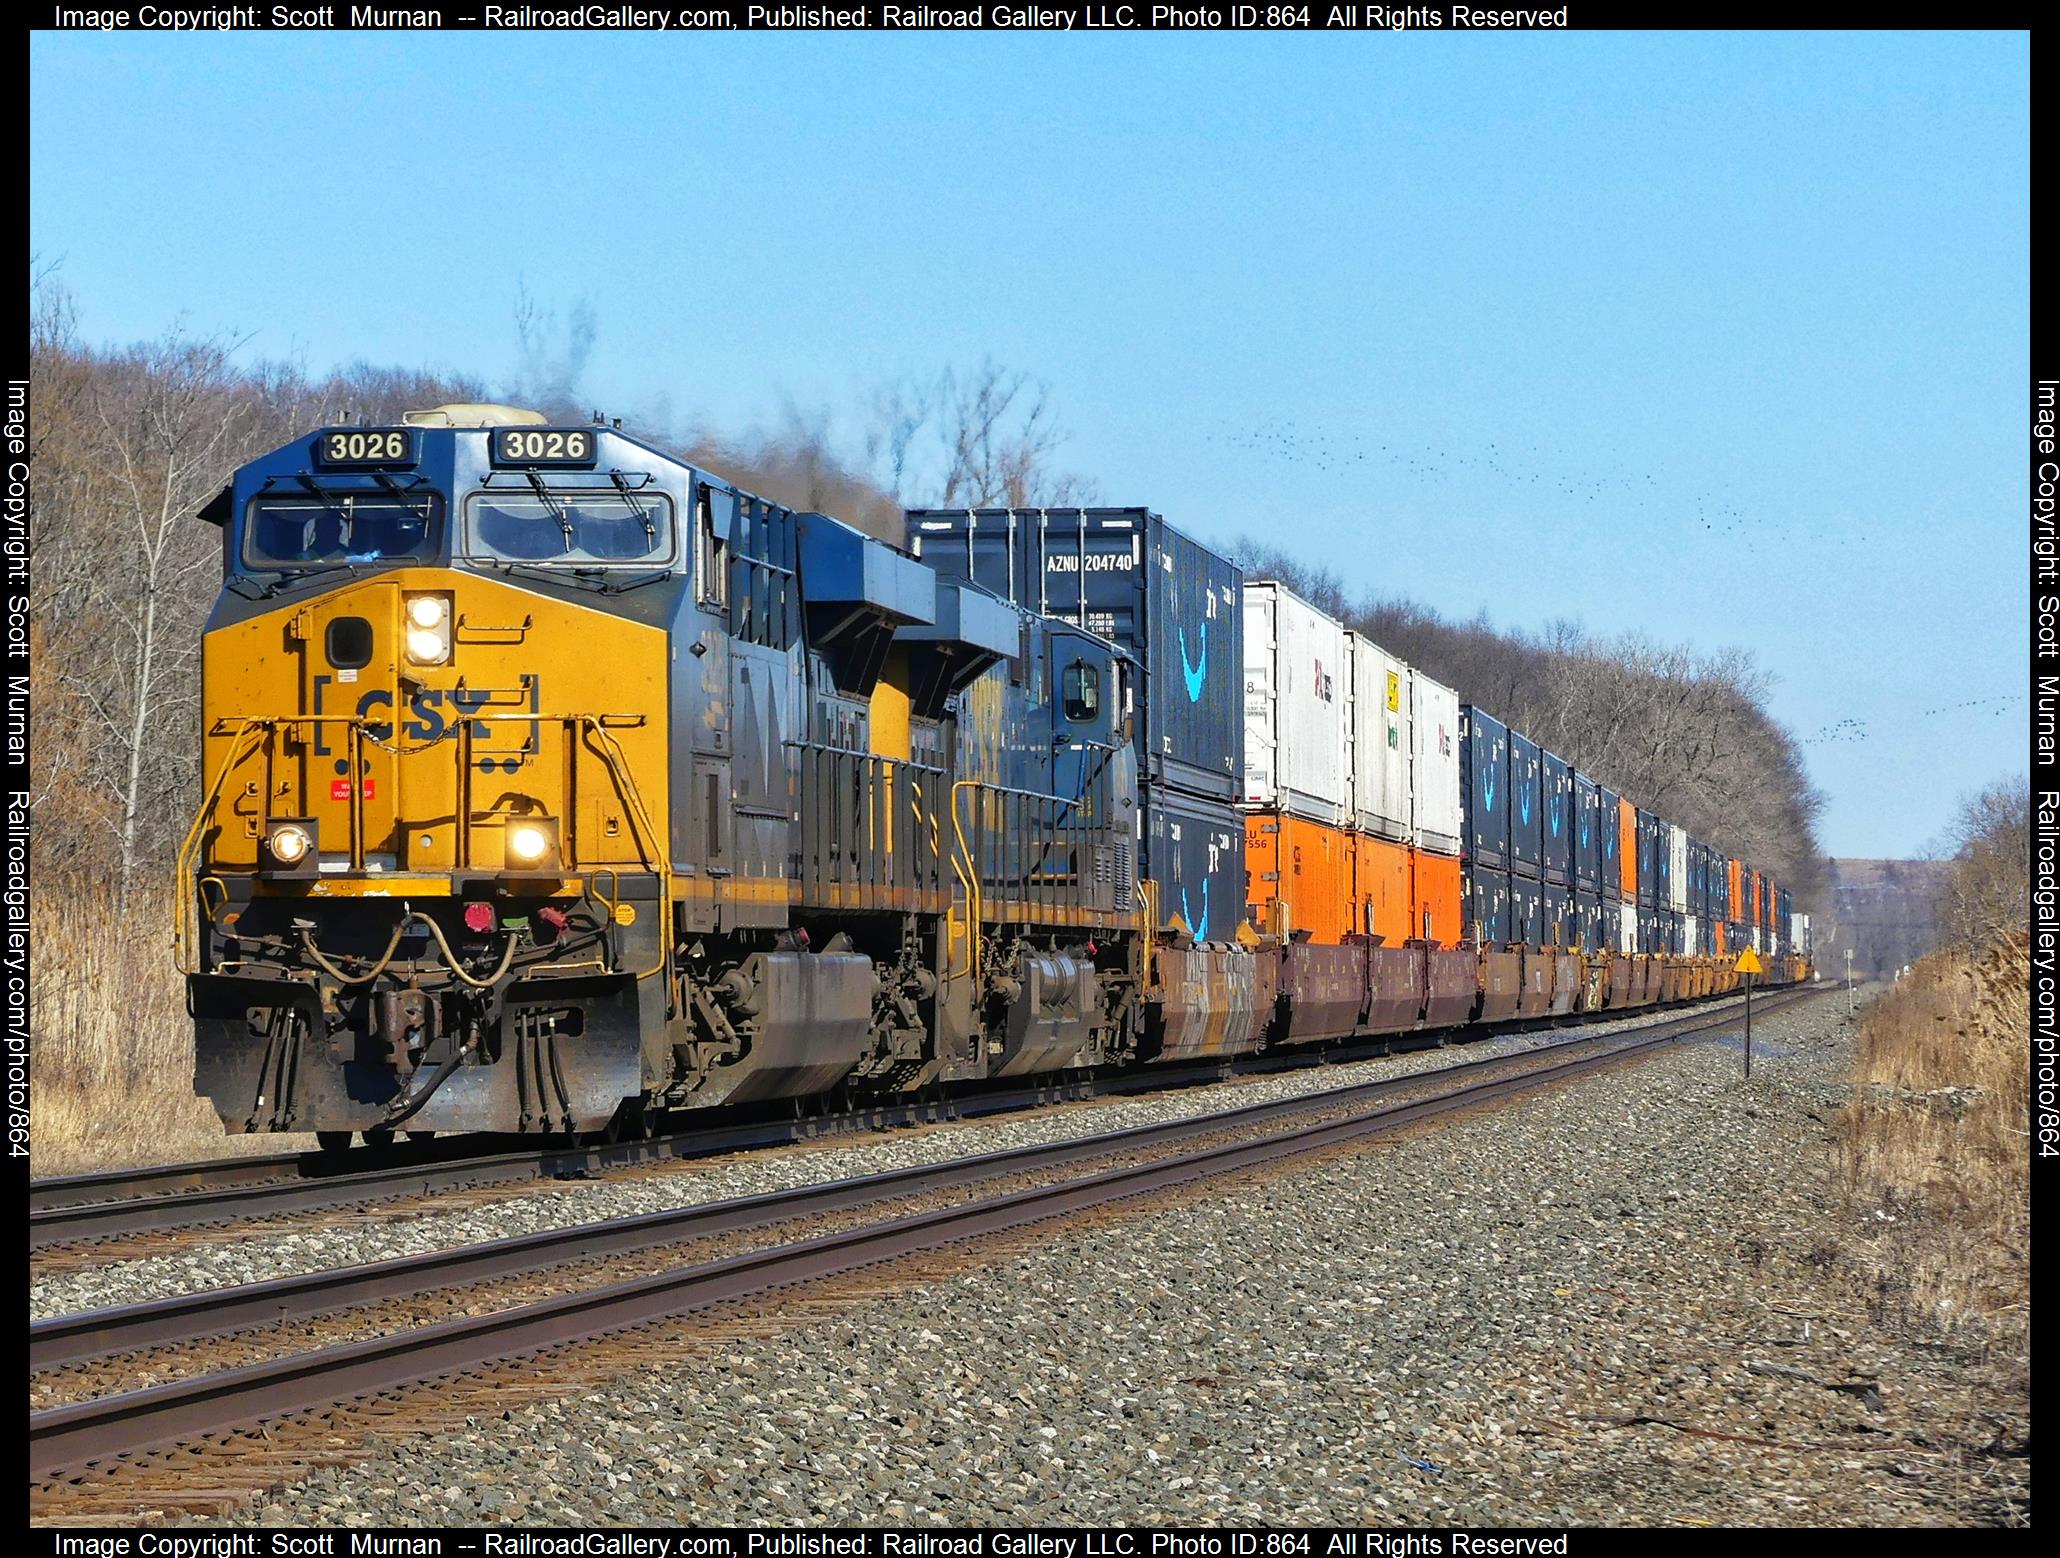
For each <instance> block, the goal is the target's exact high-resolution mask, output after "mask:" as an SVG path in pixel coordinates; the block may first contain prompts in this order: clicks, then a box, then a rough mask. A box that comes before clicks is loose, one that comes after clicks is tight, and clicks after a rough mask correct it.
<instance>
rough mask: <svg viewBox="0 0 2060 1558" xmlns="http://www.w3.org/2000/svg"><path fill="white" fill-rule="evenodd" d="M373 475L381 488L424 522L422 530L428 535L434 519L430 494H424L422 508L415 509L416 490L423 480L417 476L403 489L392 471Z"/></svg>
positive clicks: (378, 472)
mask: <svg viewBox="0 0 2060 1558" xmlns="http://www.w3.org/2000/svg"><path fill="white" fill-rule="evenodd" d="M372 475H373V477H374V478H375V479H377V481H378V483H379V485H380V486H382V487H384V488H385V489H386V490H387V491H388V492H390V493H392V494H393V497H394V501H395V502H397V503H399V504H400V505H401V506H402V507H403V508H405V509H406V510H407V511H408V512H409V513H410V514H413V515H414V516H415V517H416V518H417V519H419V520H421V521H422V528H423V530H424V532H425V533H426V532H427V531H428V529H429V521H430V519H431V518H432V517H433V516H432V515H431V512H430V506H429V494H428V493H426V492H425V493H423V494H422V506H421V507H420V508H417V507H415V499H414V497H413V493H414V490H415V489H416V488H417V487H419V486H421V485H422V483H423V478H422V477H421V476H420V475H417V476H416V477H415V478H414V480H412V481H410V482H409V483H408V485H407V486H405V487H403V486H402V485H401V484H400V483H399V482H397V481H395V480H394V479H393V474H392V472H390V471H374V472H373V473H372Z"/></svg>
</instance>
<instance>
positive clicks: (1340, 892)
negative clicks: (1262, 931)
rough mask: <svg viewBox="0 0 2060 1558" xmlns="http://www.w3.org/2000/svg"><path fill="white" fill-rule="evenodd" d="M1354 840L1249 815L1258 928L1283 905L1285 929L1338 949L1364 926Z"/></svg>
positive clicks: (1280, 818)
mask: <svg viewBox="0 0 2060 1558" xmlns="http://www.w3.org/2000/svg"><path fill="white" fill-rule="evenodd" d="M1362 842H1365V841H1362V840H1357V839H1354V838H1353V836H1352V835H1351V834H1349V833H1346V832H1344V831H1343V830H1342V829H1339V828H1332V827H1326V826H1325V825H1324V824H1322V823H1320V822H1307V821H1304V820H1303V819H1302V818H1300V817H1289V816H1285V815H1283V814H1281V813H1279V812H1270V811H1269V812H1251V813H1248V814H1247V815H1246V817H1245V872H1246V876H1247V879H1248V880H1249V881H1250V883H1251V886H1250V889H1249V892H1250V896H1251V900H1252V907H1253V909H1254V910H1255V911H1256V917H1257V919H1258V922H1259V924H1261V925H1262V926H1269V925H1271V924H1272V923H1273V922H1272V920H1271V918H1270V912H1271V910H1270V906H1271V905H1272V904H1273V903H1275V902H1276V901H1277V902H1279V903H1280V904H1281V905H1282V911H1281V912H1282V915H1283V928H1284V929H1286V930H1290V931H1297V930H1305V931H1307V932H1309V939H1310V940H1311V941H1315V942H1319V943H1321V944H1322V945H1324V946H1336V945H1337V944H1338V943H1339V942H1341V941H1342V940H1343V939H1344V938H1345V936H1346V935H1347V934H1349V933H1350V932H1352V931H1356V930H1358V929H1359V928H1360V920H1359V909H1358V902H1357V898H1356V895H1355V893H1354V890H1353V888H1354V883H1353V861H1354V856H1355V853H1356V851H1355V849H1354V847H1353V846H1354V845H1355V844H1358V843H1362Z"/></svg>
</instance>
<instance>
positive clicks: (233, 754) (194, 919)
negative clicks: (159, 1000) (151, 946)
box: [172, 719, 270, 974]
mask: <svg viewBox="0 0 2060 1558" xmlns="http://www.w3.org/2000/svg"><path fill="white" fill-rule="evenodd" d="M269 723H270V722H269V721H259V720H256V719H246V720H245V721H244V722H243V723H242V724H241V725H239V726H237V727H236V733H235V734H234V735H233V736H231V737H230V739H229V755H228V756H227V757H225V758H223V759H222V766H221V767H220V768H219V769H218V770H216V773H215V782H214V783H213V784H212V785H210V786H208V792H207V798H206V799H205V800H203V801H202V802H201V803H200V810H199V811H197V812H195V813H194V816H193V825H192V826H191V827H189V828H187V830H186V837H185V839H184V840H183V841H181V843H180V845H179V855H178V859H177V861H176V862H175V863H174V865H173V867H172V869H173V870H174V871H176V872H177V873H178V876H177V878H176V880H175V881H174V882H173V884H172V913H173V914H174V915H176V916H177V923H176V924H175V925H174V926H173V927H172V961H173V963H174V964H175V965H176V966H177V967H178V970H179V972H180V973H182V974H191V973H195V972H197V971H198V970H199V967H200V960H199V959H198V958H197V957H195V956H194V955H193V947H192V944H191V943H190V942H189V941H188V940H187V939H186V938H187V935H188V931H189V928H190V929H192V930H197V929H198V928H199V926H198V905H197V903H196V902H195V893H196V890H197V889H196V884H195V882H194V880H193V854H194V851H195V850H196V849H197V848H198V847H199V845H200V835H201V832H202V830H203V829H204V828H205V827H206V825H207V819H208V818H209V817H210V816H212V815H213V814H214V809H215V802H216V801H217V800H218V799H219V798H220V797H221V793H222V786H223V785H225V784H227V783H228V781H229V774H230V771H231V770H233V769H234V768H235V767H236V765H237V764H238V763H239V762H241V761H242V760H243V738H244V737H245V736H247V735H249V734H250V732H251V730H252V729H253V728H256V729H259V730H263V729H265V728H266V727H267V726H268V725H269ZM268 799H269V797H268Z"/></svg>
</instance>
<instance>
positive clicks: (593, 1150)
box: [29, 1013, 1612, 1251]
mask: <svg viewBox="0 0 2060 1558" xmlns="http://www.w3.org/2000/svg"><path fill="white" fill-rule="evenodd" d="M1611 1020H1612V1019H1611V1018H1610V1017H1608V1016H1606V1015H1599V1014H1596V1013H1570V1014H1567V1015H1566V1016H1565V1017H1562V1018H1560V1019H1556V1020H1553V1021H1552V1022H1550V1023H1547V1022H1545V1021H1542V1020H1541V1022H1540V1023H1539V1024H1538V1025H1537V1026H1538V1028H1540V1029H1542V1028H1546V1027H1550V1026H1558V1027H1566V1026H1573V1025H1577V1024H1579V1023H1584V1022H1596V1021H1602V1022H1607V1021H1611ZM1483 1031H1487V1030H1482V1029H1480V1028H1479V1027H1478V1026H1469V1027H1467V1028H1460V1029H1445V1030H1431V1029H1422V1030H1411V1031H1409V1032H1407V1033H1388V1034H1376V1035H1367V1036H1365V1037H1364V1038H1361V1039H1354V1040H1345V1041H1342V1042H1338V1043H1330V1044H1312V1045H1307V1046H1295V1047H1292V1048H1286V1049H1280V1050H1271V1051H1266V1052H1263V1053H1261V1054H1255V1055H1243V1056H1228V1057H1212V1058H1209V1059H1205V1060H1199V1061H1192V1062H1186V1063H1181V1064H1176V1065H1171V1066H1164V1067H1150V1066H1147V1067H1144V1068H1142V1069H1140V1070H1124V1071H1120V1072H1099V1071H1085V1070H1083V1071H1078V1072H1069V1073H1061V1074H1059V1075H1056V1076H1052V1077H1047V1078H1043V1079H1040V1080H1038V1081H1035V1082H1031V1083H1027V1084H1021V1085H1016V1086H1007V1087H1002V1088H999V1089H995V1088H982V1089H980V1090H974V1091H954V1092H951V1093H947V1094H944V1095H942V1096H939V1095H931V1096H927V1097H914V1098H908V1099H896V1100H888V1101H883V1102H879V1103H872V1104H866V1105H862V1106H858V1107H855V1108H852V1109H848V1110H844V1111H840V1112H837V1113H832V1114H825V1115H818V1116H814V1117H789V1118H784V1119H759V1120H751V1121H743V1122H738V1123H734V1124H728V1125H715V1126H709V1127H701V1128H696V1129H692V1130H687V1131H680V1132H675V1133H672V1134H668V1135H665V1136H657V1137H650V1138H645V1139H641V1140H632V1141H623V1142H614V1143H594V1144H571V1143H556V1144H553V1143H544V1144H540V1145H525V1146H522V1147H520V1148H516V1149H510V1148H508V1146H507V1145H506V1138H496V1139H494V1140H493V1143H492V1146H491V1147H490V1148H489V1150H486V1151H484V1152H482V1151H481V1150H480V1148H479V1146H478V1145H477V1144H476V1142H473V1141H470V1140H468V1139H467V1138H464V1137H453V1138H448V1139H445V1140H440V1141H436V1142H413V1143H395V1144H393V1145H392V1146H390V1147H385V1148H377V1149H363V1150H362V1152H361V1153H353V1154H345V1155H340V1156H339V1155H331V1154H326V1153H320V1152H310V1153H276V1154H266V1155H262V1156H253V1157H248V1158H232V1159H223V1160H215V1161H205V1162H198V1163H180V1164H168V1165H163V1166H157V1167H150V1168H142V1169H116V1170H111V1171H108V1172H105V1173H98V1174H81V1175H74V1176H69V1177H65V1178H58V1179H47V1180H43V1181H40V1182H36V1181H32V1182H31V1183H30V1186H29V1248H30V1250H31V1251H35V1250H42V1249H50V1248H54V1247H56V1246H60V1245H69V1244H80V1243H87V1242H94V1241H101V1240H107V1239H114V1238H121V1237H124V1236H126V1235H130V1234H138V1233H176V1232H180V1231H183V1230H186V1229H191V1228H203V1227H219V1226H224V1225H228V1224H232V1223H236V1222H241V1221H247V1220H249V1219H252V1218H258V1217H270V1216H277V1215H281V1214H284V1213H289V1212H306V1211H324V1210H329V1209H332V1208H336V1207H343V1206H357V1205H363V1204H366V1203H369V1202H377V1201H387V1200H396V1199H400V1198H402V1197H406V1196H415V1195H432V1194H436V1193H438V1192H441V1191H452V1190H466V1189H478V1188H482V1187H485V1186H489V1185H497V1184H515V1183H521V1182H523V1181H525V1180H533V1179H565V1178H589V1177H592V1176H594V1175H597V1174H601V1173H606V1172H608V1171H610V1170H612V1169H620V1168H632V1167H637V1166H640V1165H646V1164H652V1163H660V1162H668V1161H674V1160H678V1159H683V1158H692V1157H704V1156H708V1155H711V1154H714V1153H720V1152H732V1151H739V1150H743V1149H746V1148H751V1147H768V1146H786V1145H792V1144H795V1143H798V1142H805V1141H815V1140H823V1139H827V1138H830V1137H834V1136H845V1135H857V1134H863V1133H865V1132H868V1131H876V1130H886V1129H891V1128H895V1127H900V1126H911V1125H929V1124H939V1123H945V1122H949V1121H954V1120H964V1119H972V1118H977V1117H979V1116H982V1115H988V1114H998V1113H1005V1112H1009V1111H1012V1110H1018V1109H1030V1108H1037V1107H1041V1106H1046V1105H1050V1104H1056V1103H1066V1102H1077V1101H1080V1100H1084V1099H1089V1098H1099V1097H1109V1096H1116V1095H1122V1094H1127V1093H1136V1092H1157V1091H1172V1090H1175V1089H1178V1088H1181V1087H1188V1086H1195V1085H1200V1084H1205V1083H1209V1082H1217V1081H1226V1080H1229V1079H1230V1078H1232V1077H1236V1076H1241V1075H1253V1074H1258V1075H1264V1074H1269V1073H1272V1072H1276V1071H1281V1070H1292V1069H1298V1068H1301V1067H1307V1066H1317V1065H1327V1064H1341V1063H1346V1062H1349V1061H1351V1060H1354V1059H1357V1058H1360V1057H1361V1056H1362V1055H1363V1056H1369V1057H1370V1056H1372V1055H1375V1054H1381V1053H1387V1052H1390V1051H1392V1050H1393V1049H1394V1048H1395V1046H1396V1044H1397V1043H1398V1042H1404V1041H1407V1040H1409V1039H1411V1038H1415V1037H1419V1036H1427V1035H1430V1034H1433V1033H1444V1034H1447V1035H1450V1036H1464V1035H1468V1034H1474V1033H1478V1032H1483ZM1495 1031H1498V1032H1504V1033H1506V1032H1512V1031H1523V1030H1522V1029H1521V1028H1517V1029H1512V1028H1507V1027H1504V1028H1499V1029H1497V1030H1495ZM367 1157H369V1158H370V1159H371V1161H370V1162H369V1163H367V1162H366V1161H365V1159H366V1158H367Z"/></svg>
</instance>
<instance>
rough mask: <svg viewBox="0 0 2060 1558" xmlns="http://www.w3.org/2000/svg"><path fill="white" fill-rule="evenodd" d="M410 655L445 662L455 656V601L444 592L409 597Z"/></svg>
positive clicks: (418, 661)
mask: <svg viewBox="0 0 2060 1558" xmlns="http://www.w3.org/2000/svg"><path fill="white" fill-rule="evenodd" d="M407 645H408V658H409V659H410V660H411V661H413V662H414V663H415V664H416V665H442V664H443V663H444V662H445V661H446V660H448V659H450V657H451V603H450V602H449V601H448V600H446V599H445V598H444V597H443V596H441V595H410V596H409V597H408V634H407Z"/></svg>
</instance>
